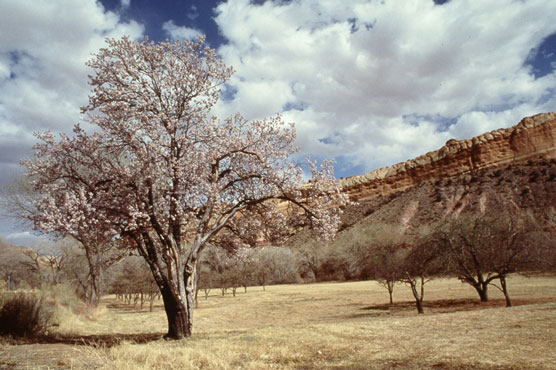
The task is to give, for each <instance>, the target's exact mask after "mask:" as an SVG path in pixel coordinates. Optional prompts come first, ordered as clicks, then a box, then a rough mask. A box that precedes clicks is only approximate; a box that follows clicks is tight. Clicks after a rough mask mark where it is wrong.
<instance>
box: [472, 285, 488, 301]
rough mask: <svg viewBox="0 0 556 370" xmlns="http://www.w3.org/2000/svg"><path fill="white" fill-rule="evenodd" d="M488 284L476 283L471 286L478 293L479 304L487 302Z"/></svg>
mask: <svg viewBox="0 0 556 370" xmlns="http://www.w3.org/2000/svg"><path fill="white" fill-rule="evenodd" d="M487 287H488V284H481V283H477V284H475V285H473V288H475V290H476V291H477V293H479V298H480V299H481V302H488V291H487Z"/></svg>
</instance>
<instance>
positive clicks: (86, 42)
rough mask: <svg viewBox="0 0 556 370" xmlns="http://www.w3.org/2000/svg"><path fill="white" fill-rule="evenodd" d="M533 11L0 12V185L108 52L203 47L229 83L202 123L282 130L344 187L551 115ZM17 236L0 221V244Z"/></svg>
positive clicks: (264, 4) (546, 58) (419, 2)
mask: <svg viewBox="0 0 556 370" xmlns="http://www.w3.org/2000/svg"><path fill="white" fill-rule="evenodd" d="M554 14H556V2H555V1H546V0H527V1H520V0H492V1H484V0H468V1H461V0H451V1H444V0H442V1H440V0H437V1H436V2H434V1H432V0H404V1H394V0H384V1H369V0H344V1H338V0H289V1H280V0H274V1H271V0H268V1H262V0H260V1H249V0H227V1H184V0H162V1H161V0H159V1H148V0H100V1H95V0H78V1H77V0H74V1H70V0H2V1H0V174H1V175H0V176H1V177H0V183H6V182H9V181H10V179H11V178H12V177H13V176H15V175H17V173H18V172H19V171H20V167H19V160H20V159H22V158H24V157H29V156H31V155H32V149H31V148H32V145H33V144H34V142H35V139H34V137H33V135H32V133H33V132H34V131H44V130H52V131H54V132H61V131H66V132H67V131H70V130H71V128H72V126H73V124H75V123H77V122H79V121H80V120H81V117H80V115H79V107H80V106H82V105H84V104H86V102H87V94H88V92H89V86H88V85H87V74H88V73H90V72H91V71H89V70H88V69H87V67H86V66H85V62H86V61H87V59H89V57H90V55H91V53H94V52H95V51H96V50H98V49H99V48H100V47H102V46H103V44H104V38H105V37H121V36H122V35H129V36H130V37H132V38H135V39H138V40H141V39H143V38H144V37H145V36H148V37H149V38H150V39H153V40H156V41H158V40H163V39H170V40H180V39H184V38H188V37H195V35H197V34H198V33H203V34H206V36H207V42H208V43H209V44H210V46H212V47H213V48H215V49H217V51H218V53H219V54H220V55H221V56H222V58H223V59H224V60H225V61H226V63H227V64H228V65H232V66H233V67H234V68H235V70H236V73H235V74H234V76H233V77H232V79H231V80H230V82H229V83H228V84H227V85H226V89H225V91H224V92H223V99H221V101H220V102H219V103H218V105H217V106H216V107H215V108H214V114H216V115H218V116H220V117H225V116H228V115H230V114H233V113H235V112H241V113H242V114H244V115H245V116H246V117H248V118H250V119H257V118H262V117H265V116H269V115H274V114H276V113H282V114H283V115H284V118H285V119H286V120H288V121H291V122H295V123H296V128H297V133H298V144H299V146H300V148H301V154H300V157H304V156H306V155H310V156H312V157H313V158H317V159H324V158H334V159H336V161H337V165H336V175H337V176H338V177H345V176H350V175H355V174H361V173H364V172H367V171H371V170H374V169H376V168H380V167H385V166H389V165H392V164H394V163H397V162H400V161H404V160H407V159H409V158H413V157H415V156H418V155H420V154H423V153H425V152H427V151H431V150H436V149H438V148H440V147H441V146H442V145H444V143H445V142H446V141H447V140H448V139H450V138H458V139H464V138H471V137H473V136H475V135H478V134H481V133H483V132H485V131H490V130H493V129H497V128H501V127H507V126H511V125H514V124H515V123H517V122H518V121H519V120H520V119H521V118H522V117H524V116H528V115H532V114H536V113H539V112H546V111H555V110H556V94H555V91H556V73H555V69H556V22H554ZM28 236H29V232H28V231H26V230H15V229H14V227H13V225H12V223H11V222H9V221H7V220H6V219H0V237H2V238H5V239H8V240H9V241H12V242H24V240H27V239H25V238H28Z"/></svg>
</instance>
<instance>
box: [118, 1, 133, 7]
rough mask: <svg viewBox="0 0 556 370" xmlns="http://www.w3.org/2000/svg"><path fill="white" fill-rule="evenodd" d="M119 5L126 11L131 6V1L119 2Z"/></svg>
mask: <svg viewBox="0 0 556 370" xmlns="http://www.w3.org/2000/svg"><path fill="white" fill-rule="evenodd" d="M120 4H121V6H122V8H123V9H127V8H129V6H130V5H131V0H121V1H120Z"/></svg>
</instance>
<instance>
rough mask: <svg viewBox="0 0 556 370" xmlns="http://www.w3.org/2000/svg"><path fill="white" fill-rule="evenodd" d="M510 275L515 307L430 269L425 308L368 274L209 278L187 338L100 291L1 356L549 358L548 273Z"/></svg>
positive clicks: (296, 362)
mask: <svg viewBox="0 0 556 370" xmlns="http://www.w3.org/2000/svg"><path fill="white" fill-rule="evenodd" d="M509 287H510V292H511V294H512V296H513V299H514V303H515V304H516V307H512V308H505V307H504V300H503V296H502V295H501V294H500V293H499V292H497V291H496V290H495V289H492V290H491V292H490V293H491V294H490V295H491V302H489V304H483V305H481V304H479V303H478V297H477V296H476V294H475V293H474V291H473V290H472V289H471V288H470V287H469V286H467V285H464V284H461V283H459V282H458V281H457V280H455V279H441V280H436V281H433V282H431V283H430V285H428V286H427V289H426V292H425V315H417V313H416V310H415V308H414V305H413V304H412V303H411V295H410V291H409V289H408V288H406V287H404V286H398V287H396V290H395V292H394V299H395V302H398V303H395V304H394V305H393V306H389V305H388V304H387V302H388V301H387V300H388V295H387V293H386V290H384V289H383V288H381V287H379V286H378V285H377V284H376V283H374V282H350V283H325V284H307V285H281V286H270V287H267V290H266V291H263V290H262V289H261V288H260V287H254V288H250V289H249V290H248V292H247V294H244V293H243V292H241V293H239V294H238V296H237V297H235V298H234V297H232V296H231V294H230V295H226V296H225V297H221V296H220V295H219V291H216V290H214V291H213V295H211V296H210V297H209V299H208V300H206V301H205V300H204V299H203V298H201V299H200V302H199V308H198V309H197V310H196V312H195V327H194V335H193V336H192V338H189V339H186V340H183V341H170V342H166V341H164V340H163V339H162V338H161V337H162V334H163V333H164V331H165V329H166V318H165V315H164V311H163V309H162V307H161V305H160V303H159V304H158V305H157V306H155V312H153V313H150V312H148V310H144V311H141V312H136V311H133V310H129V309H128V308H126V307H125V306H123V305H120V304H119V303H118V302H117V301H116V300H115V299H114V298H113V297H106V298H105V300H104V304H105V305H106V307H107V308H106V309H105V310H104V311H100V313H98V314H97V315H96V316H95V321H90V320H84V319H81V320H76V321H75V322H73V324H72V325H73V326H72V327H71V330H67V329H64V326H62V327H61V328H60V329H64V330H67V331H66V334H65V336H63V337H61V343H55V344H45V343H41V344H32V345H30V344H25V345H11V344H10V345H8V344H0V353H2V351H3V350H4V351H7V352H6V353H7V356H6V360H5V361H4V362H2V355H1V354H0V368H1V367H2V364H10V362H9V358H10V357H9V356H10V355H9V353H10V352H11V353H13V352H14V351H17V352H19V350H21V351H23V350H25V349H26V348H24V346H35V347H34V350H36V351H38V350H39V349H40V348H46V347H45V346H49V345H50V346H58V347H56V348H57V349H58V350H60V353H59V357H58V360H57V361H58V362H56V361H54V360H52V359H51V362H49V364H50V365H48V366H51V367H72V368H90V367H96V368H105V369H198V368H206V369H237V368H245V369H268V368H278V369H307V368H315V369H317V368H318V369H321V368H333V369H358V368H360V369H373V368H378V369H386V368H398V369H421V368H424V369H428V368H435V369H475V368H481V369H515V368H535V369H556V345H555V344H556V278H554V277H534V278H523V277H513V278H512V279H511V280H510V285H509ZM61 332H63V330H61ZM70 334H71V335H70ZM79 343H85V344H87V345H80V344H79ZM41 346H43V347H41ZM60 346H65V347H64V348H65V349H63V348H62V347H60ZM51 353H52V351H51ZM26 361H27V362H26V364H27V365H29V366H30V367H33V366H36V365H41V364H44V363H47V362H46V361H43V362H42V363H41V362H40V361H35V362H33V359H32V357H27V358H26ZM11 364H12V365H13V361H12V362H11ZM25 366H26V365H24V367H25Z"/></svg>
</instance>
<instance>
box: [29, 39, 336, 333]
mask: <svg viewBox="0 0 556 370" xmlns="http://www.w3.org/2000/svg"><path fill="white" fill-rule="evenodd" d="M88 65H89V66H90V67H92V68H93V70H94V72H95V73H94V75H92V76H90V84H91V85H92V87H93V90H92V93H91V94H90V96H89V104H88V105H87V106H85V107H83V108H82V111H83V113H86V114H87V119H88V121H89V122H90V123H92V124H94V125H96V126H97V128H98V129H97V130H95V132H94V133H91V134H89V133H87V132H85V130H84V129H82V128H81V127H79V125H76V127H75V128H74V132H73V134H71V135H64V134H62V135H61V138H60V139H59V140H56V139H55V138H54V136H53V135H52V134H51V133H44V134H40V135H38V137H39V139H40V143H39V144H37V146H36V154H35V158H34V160H32V161H27V162H26V163H25V164H26V166H27V168H28V172H29V177H30V179H31V181H32V183H33V186H34V188H35V191H36V192H37V193H38V194H39V196H38V197H37V200H36V204H35V206H36V207H37V209H38V210H39V211H40V212H38V213H37V214H38V216H37V218H36V219H35V220H34V221H35V226H36V227H37V228H38V229H40V230H43V231H45V232H56V233H60V234H71V235H77V236H82V237H83V236H84V235H85V236H87V238H90V239H91V240H93V241H94V242H95V243H107V242H110V241H112V242H113V241H119V242H118V243H113V245H114V246H115V248H134V249H136V250H137V251H138V252H139V254H140V255H141V256H143V257H144V258H145V260H146V261H147V263H148V265H149V267H150V269H151V271H152V274H153V277H154V279H155V281H156V283H157V285H158V287H159V289H160V292H161V294H162V297H163V301H164V307H165V311H166V315H167V318H168V334H167V337H169V338H182V337H184V336H189V335H191V330H192V324H193V306H194V294H195V283H196V279H195V273H196V267H197V263H198V261H199V255H200V253H201V252H202V250H203V248H204V247H205V246H206V245H207V244H208V243H217V242H218V241H224V240H229V239H230V238H242V239H245V240H253V239H254V238H255V239H256V238H257V237H259V238H260V237H267V236H270V235H274V236H276V235H283V234H284V233H287V232H291V231H292V230H293V228H294V227H297V226H299V225H304V226H310V227H313V228H314V229H316V230H318V231H320V233H321V235H322V236H324V237H325V238H327V237H330V236H332V235H333V234H334V232H335V230H336V227H337V225H338V223H339V216H340V212H341V211H340V208H341V206H342V204H344V203H345V202H346V198H345V197H344V196H343V195H342V194H341V193H340V192H339V189H338V187H337V184H336V181H335V180H334V178H333V173H332V168H331V165H330V164H329V163H324V165H323V166H321V167H320V168H319V169H317V166H316V165H315V164H314V163H310V162H309V166H310V167H311V170H312V172H313V179H312V180H311V182H310V183H309V184H305V185H304V184H303V171H302V170H301V169H300V167H299V165H296V164H294V163H292V162H291V161H290V156H291V155H292V154H293V153H295V152H296V151H297V148H296V146H295V143H294V141H295V129H294V127H293V125H289V124H285V123H284V122H283V120H282V118H281V117H280V116H276V117H272V118H267V119H263V120H259V121H248V120H246V119H245V118H243V117H242V116H241V115H239V114H238V115H235V116H232V117H230V118H227V119H225V120H224V121H220V120H218V119H217V118H215V117H213V116H211V113H210V111H211V108H212V107H213V105H214V104H215V103H216V102H217V100H218V97H219V93H220V90H219V86H221V85H222V84H223V83H225V82H226V81H227V80H228V79H229V77H230V76H231V74H232V72H233V71H232V69H231V68H228V67H226V66H225V65H224V63H223V62H222V61H221V60H220V59H219V57H218V56H217V54H216V52H215V51H214V50H213V49H210V48H208V47H206V46H204V40H203V39H202V38H199V39H198V40H196V41H185V42H175V43H169V42H161V43H154V42H150V41H148V40H144V41H142V42H136V41H133V40H130V39H128V38H126V37H124V38H122V39H119V40H115V39H108V40H107V47H106V48H103V49H101V50H100V51H99V52H98V54H96V55H94V56H93V58H92V60H90V61H89V63H88ZM84 245H85V246H86V244H84Z"/></svg>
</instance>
